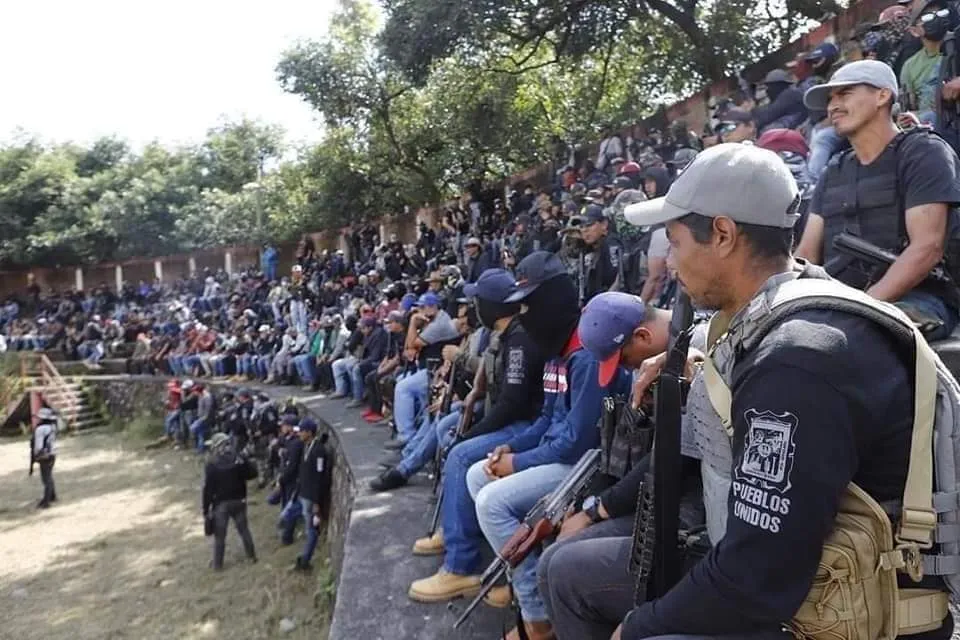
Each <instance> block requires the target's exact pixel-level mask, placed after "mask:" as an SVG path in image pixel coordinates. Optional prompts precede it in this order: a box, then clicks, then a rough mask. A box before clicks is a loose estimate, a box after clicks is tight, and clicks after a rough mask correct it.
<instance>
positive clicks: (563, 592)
mask: <svg viewBox="0 0 960 640" xmlns="http://www.w3.org/2000/svg"><path fill="white" fill-rule="evenodd" d="M683 300H684V298H681V300H680V301H678V304H677V306H676V307H675V308H674V312H673V313H674V319H675V320H676V323H675V324H676V325H677V326H676V330H674V329H671V331H670V338H671V339H670V348H669V349H666V350H665V351H664V352H663V353H662V354H660V355H659V356H657V357H653V358H648V359H644V357H645V356H644V353H645V352H646V351H647V349H645V348H644V347H646V346H647V344H648V343H649V342H650V340H651V339H652V338H651V336H650V335H649V331H648V330H647V329H645V328H644V324H643V321H644V319H645V316H646V314H647V313H648V311H646V310H645V304H644V303H643V300H642V299H641V298H639V297H637V296H633V295H629V294H625V293H603V294H600V295H599V296H597V297H596V298H594V299H593V300H592V301H591V302H590V304H588V305H587V307H586V308H585V309H584V312H583V317H582V318H581V320H580V333H581V335H582V336H583V341H584V347H585V348H586V349H588V350H589V351H591V352H592V353H593V354H594V355H595V356H596V357H597V359H598V360H600V361H601V362H602V363H604V368H606V369H607V370H608V371H609V370H610V369H611V368H612V367H614V366H617V365H619V366H622V367H625V368H627V369H630V370H636V371H637V372H638V375H637V376H636V379H635V382H634V393H633V397H632V399H631V403H632V405H633V406H634V407H640V405H641V404H643V403H644V401H645V399H646V398H645V392H646V390H647V389H648V388H649V387H650V386H651V383H652V382H654V381H655V380H656V378H657V377H659V373H660V370H661V369H662V368H663V367H664V362H665V361H668V360H669V361H671V362H672V363H673V364H672V366H674V367H676V371H674V374H675V375H674V377H673V380H678V379H679V378H680V376H681V375H684V376H685V377H686V379H688V380H689V379H692V378H693V377H694V376H693V372H694V369H693V367H692V366H691V365H690V364H689V362H688V356H687V349H686V345H685V342H684V341H683V340H682V339H681V338H685V334H684V333H683V327H684V326H686V321H685V320H684V315H685V312H686V309H687V308H689V303H688V302H685V301H683ZM651 312H652V313H660V314H664V315H667V316H669V313H668V312H666V311H662V310H658V309H653V310H652V311H651ZM706 329H707V326H706V324H705V323H701V324H699V325H697V326H696V327H695V328H692V329H691V332H690V339H691V342H694V343H696V344H697V345H698V347H699V348H700V349H704V348H705V345H706V337H707V332H706ZM622 336H628V337H627V338H623V337H622ZM659 340H660V342H661V344H665V343H666V341H667V335H666V333H665V335H663V336H661V337H660V339H659ZM689 351H690V357H691V359H693V360H695V359H698V358H699V359H702V358H703V353H702V351H700V350H697V349H693V348H691V349H689ZM671 355H673V357H672V358H669V357H668V356H671ZM685 365H686V366H685ZM601 382H602V379H601ZM661 388H662V387H661V386H660V385H659V384H658V385H657V390H658V393H656V394H655V395H656V402H655V408H654V413H653V422H654V423H655V425H656V432H657V437H658V438H662V437H663V436H667V435H671V434H672V435H673V436H674V437H675V438H676V439H677V441H679V442H680V443H681V445H680V448H679V449H677V448H676V447H674V448H673V454H674V455H675V459H674V460H672V461H670V462H669V464H667V463H666V461H664V462H663V464H664V466H665V467H667V468H668V469H669V468H674V469H680V470H681V471H680V473H679V474H677V475H679V476H680V478H681V480H680V482H679V483H675V484H676V487H677V491H676V492H674V494H673V495H674V497H675V498H676V499H677V500H678V502H679V505H678V516H679V528H680V529H682V530H685V531H690V530H693V529H695V528H697V527H700V525H702V524H703V519H704V514H703V493H702V488H701V483H700V468H699V467H700V465H699V464H698V463H697V460H699V459H700V458H701V457H702V454H701V451H700V447H699V446H698V445H699V439H698V436H699V431H701V430H702V427H701V425H702V424H703V423H704V422H706V421H708V420H709V418H710V416H713V418H714V419H713V421H712V423H711V424H712V425H715V429H716V428H719V425H720V419H719V417H716V414H715V413H714V412H713V410H712V408H711V407H710V403H709V400H708V399H707V397H706V391H705V388H704V386H703V384H702V379H701V378H699V377H698V378H696V379H694V381H693V382H692V383H691V385H690V390H689V393H688V394H687V398H688V399H687V402H686V411H685V412H683V404H684V402H683V397H682V396H683V394H682V393H681V394H666V393H660V392H659V391H660V390H661ZM705 409H706V411H705ZM681 434H682V437H681ZM704 446H709V445H704ZM728 449H729V447H728ZM614 451H616V449H614ZM718 455H719V454H715V456H718ZM651 457H652V456H651V455H649V454H648V455H647V456H646V457H645V458H643V459H642V460H641V461H640V462H639V463H638V464H636V465H634V466H633V467H632V468H630V469H629V470H628V472H627V473H626V474H625V475H624V476H623V477H622V478H621V479H620V480H619V481H618V482H617V483H616V484H614V485H613V486H611V487H610V488H608V489H606V490H605V491H603V492H602V493H600V494H599V495H597V496H595V497H588V498H587V499H586V500H584V509H583V511H581V512H580V513H577V514H576V515H573V516H572V517H569V518H567V519H566V520H565V521H564V523H563V526H562V528H561V530H560V535H559V536H558V540H557V543H555V544H553V545H551V546H550V547H549V548H548V549H547V550H546V551H545V552H544V554H543V556H542V557H541V559H540V564H539V566H538V567H537V574H538V575H537V577H538V583H539V588H540V593H541V595H542V596H543V599H544V603H545V604H546V607H547V613H548V614H549V616H550V619H551V620H552V621H553V623H554V625H555V626H556V628H557V630H558V637H561V638H603V639H604V640H606V639H607V638H609V637H610V634H612V633H613V631H614V629H615V628H616V626H617V624H619V622H620V620H622V619H623V616H624V615H626V613H627V612H628V611H630V609H631V608H632V607H633V604H634V593H635V582H636V578H635V576H634V575H633V574H632V573H630V572H627V571H625V570H624V568H625V567H627V566H628V565H629V564H630V559H631V554H632V552H633V546H634V545H633V538H632V533H633V531H634V528H635V525H636V524H639V523H642V524H644V525H645V524H646V521H645V519H646V518H650V517H652V515H655V514H651V513H650V507H653V506H655V505H653V504H652V503H649V501H646V502H643V501H638V499H637V496H638V495H641V487H642V488H643V489H644V490H645V492H644V494H643V497H644V498H646V497H647V496H648V495H649V491H646V490H647V489H648V487H647V483H650V485H651V487H649V488H652V486H653V485H654V484H655V483H654V482H653V477H652V476H653V474H652V472H651ZM658 460H660V461H663V457H658ZM667 497H669V496H667ZM644 504H646V507H643V506H642V505H644ZM638 507H640V513H637V510H638ZM635 518H636V520H635ZM689 539H690V537H689V536H688V540H689Z"/></svg>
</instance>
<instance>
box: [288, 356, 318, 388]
mask: <svg viewBox="0 0 960 640" xmlns="http://www.w3.org/2000/svg"><path fill="white" fill-rule="evenodd" d="M316 361H317V358H316V356H312V355H309V354H307V355H302V356H297V357H295V358H294V359H293V366H294V367H295V368H296V370H297V375H298V376H299V377H300V382H302V383H303V384H306V385H310V386H311V387H312V386H313V385H314V384H316V382H317V365H316Z"/></svg>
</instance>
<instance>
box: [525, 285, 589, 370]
mask: <svg viewBox="0 0 960 640" xmlns="http://www.w3.org/2000/svg"><path fill="white" fill-rule="evenodd" d="M526 305H527V311H526V313H522V314H520V324H522V325H523V328H524V329H525V330H526V332H527V335H528V336H530V339H531V340H533V341H534V342H535V343H536V344H537V346H538V347H540V352H541V354H542V355H543V356H544V357H545V358H555V357H557V356H559V355H560V354H561V352H562V351H563V347H564V346H565V345H566V344H567V342H568V341H569V340H570V336H571V335H573V332H574V330H575V329H576V328H577V322H578V321H579V320H580V311H579V309H578V308H577V289H576V287H575V286H574V285H573V280H571V279H570V278H568V277H565V276H558V277H556V278H552V279H550V280H548V281H546V282H544V283H543V284H541V285H540V286H539V287H537V290H536V291H534V292H533V293H532V294H530V296H529V297H528V298H527V299H526Z"/></svg>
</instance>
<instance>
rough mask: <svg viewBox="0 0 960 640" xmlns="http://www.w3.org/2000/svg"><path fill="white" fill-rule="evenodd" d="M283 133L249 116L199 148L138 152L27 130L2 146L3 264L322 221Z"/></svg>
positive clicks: (278, 231)
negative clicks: (45, 140) (34, 135)
mask: <svg viewBox="0 0 960 640" xmlns="http://www.w3.org/2000/svg"><path fill="white" fill-rule="evenodd" d="M282 133H283V132H282V131H281V130H280V129H278V128H277V127H272V126H266V125H263V124H260V123H257V122H252V121H248V120H243V121H240V122H225V123H221V124H220V125H218V126H217V127H214V128H212V129H211V130H210V131H209V132H208V135H207V137H206V139H205V140H204V142H203V143H202V144H201V145H198V146H196V147H181V148H175V149H168V148H166V147H163V146H161V145H159V144H150V145H147V146H146V147H145V148H144V149H142V150H141V151H140V152H139V153H133V152H132V151H131V150H130V149H129V148H128V146H127V145H126V144H125V143H124V142H123V141H120V140H117V139H114V138H103V139H100V140H97V141H95V142H94V143H93V144H91V145H90V146H89V147H86V148H84V147H80V146H78V145H75V144H64V145H53V146H44V145H43V144H41V143H40V142H38V141H37V140H35V139H29V138H28V139H25V140H20V141H17V142H15V143H13V144H10V145H9V146H7V147H6V148H0V265H3V266H4V267H6V268H10V267H16V266H22V265H33V264H41V265H45V266H56V265H67V264H81V263H88V262H97V261H101V260H111V259H122V258H130V257H141V256H158V255H165V254H170V253H177V252H181V251H187V250H190V249H194V248H200V247H210V246H215V245H223V244H232V243H242V244H248V243H250V242H251V240H256V239H259V238H260V237H261V236H262V237H267V236H270V237H273V238H277V239H284V238H290V237H293V236H294V235H296V234H297V233H302V231H303V230H304V228H305V227H322V226H324V225H323V221H322V220H320V219H319V217H318V216H317V215H316V214H317V209H316V208H314V209H312V210H311V209H310V208H309V207H308V206H307V203H308V200H309V196H308V194H306V193H305V192H304V191H305V190H307V189H309V188H310V187H309V185H308V184H307V183H306V181H305V179H304V178H303V176H302V175H301V174H302V172H303V167H304V166H305V163H304V162H302V161H301V159H300V158H299V157H293V158H288V159H286V160H282V158H283V153H284V149H283V145H282V139H283V135H282ZM261 175H262V178H261V179H258V176H261ZM311 213H313V214H314V216H313V217H311ZM258 221H260V223H261V224H259V225H258Z"/></svg>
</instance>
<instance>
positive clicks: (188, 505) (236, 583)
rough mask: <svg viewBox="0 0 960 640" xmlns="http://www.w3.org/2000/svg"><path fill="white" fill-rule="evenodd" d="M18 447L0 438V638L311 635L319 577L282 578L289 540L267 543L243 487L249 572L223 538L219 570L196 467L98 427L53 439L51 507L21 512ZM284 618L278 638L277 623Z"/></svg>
mask: <svg viewBox="0 0 960 640" xmlns="http://www.w3.org/2000/svg"><path fill="white" fill-rule="evenodd" d="M27 460H28V447H27V443H26V441H25V440H20V439H17V440H10V439H4V440H0V610H2V611H3V612H4V615H3V622H2V625H0V637H2V638H4V639H8V638H9V639H16V640H32V639H34V638H36V639H38V640H40V639H43V640H57V639H61V638H62V639H64V640H121V639H127V638H129V639H131V640H133V639H136V640H148V639H154V638H156V639H161V638H162V639H163V640H171V639H180V638H182V639H186V640H190V639H207V638H231V639H251V640H254V639H259V638H275V637H282V638H291V639H298V638H308V637H309V638H312V639H316V638H324V637H326V635H327V626H328V619H327V618H328V613H327V612H328V610H329V609H330V602H329V595H328V594H329V584H330V576H329V572H328V571H326V570H325V569H324V568H323V567H322V566H321V564H322V562H321V556H322V554H321V553H320V551H321V549H318V557H317V558H316V559H315V564H316V565H317V568H316V569H315V570H314V574H313V575H312V576H302V575H300V574H295V573H293V572H291V571H290V567H291V566H292V565H293V562H294V559H295V558H296V555H297V553H298V550H299V548H300V543H301V542H302V538H301V537H298V539H297V544H295V545H293V546H291V547H281V546H280V544H279V542H278V540H277V537H276V533H275V529H274V526H275V521H276V517H277V508H276V507H272V506H270V505H267V504H266V502H265V494H264V493H263V492H259V491H256V489H255V488H253V487H252V488H251V496H250V503H251V504H250V521H251V530H252V531H253V536H254V541H255V543H256V545H257V552H258V554H259V556H260V562H259V563H258V564H255V565H254V564H249V563H247V562H246V561H245V559H244V554H243V549H242V546H241V545H240V539H239V537H238V536H237V534H236V530H235V529H233V528H232V525H231V530H230V533H229V534H228V538H227V555H226V562H225V564H226V568H225V570H224V571H223V572H221V573H215V572H213V570H211V569H210V568H208V565H209V562H210V558H211V549H210V546H211V545H210V542H211V540H212V539H205V538H204V536H203V523H202V520H201V517H200V485H201V471H202V468H201V463H200V461H199V460H198V458H197V457H196V456H195V455H194V454H192V453H184V452H178V451H172V450H162V451H145V450H144V448H143V441H142V440H135V439H131V438H128V437H125V436H119V435H115V434H112V433H97V434H85V435H81V436H76V437H68V438H61V440H60V454H59V455H58V459H57V463H56V468H55V470H54V479H55V481H56V485H57V497H58V499H59V502H58V503H56V504H55V505H54V506H53V507H52V508H50V509H48V510H45V511H38V510H36V509H35V508H34V505H35V503H36V500H37V499H38V498H39V496H40V489H41V487H40V478H39V471H37V472H36V473H35V474H34V476H33V477H29V478H28V477H27ZM283 618H288V619H290V620H292V621H293V622H294V624H295V627H294V628H293V630H292V631H288V632H286V633H281V631H280V621H281V619H283Z"/></svg>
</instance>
